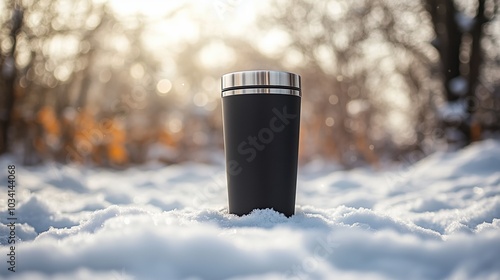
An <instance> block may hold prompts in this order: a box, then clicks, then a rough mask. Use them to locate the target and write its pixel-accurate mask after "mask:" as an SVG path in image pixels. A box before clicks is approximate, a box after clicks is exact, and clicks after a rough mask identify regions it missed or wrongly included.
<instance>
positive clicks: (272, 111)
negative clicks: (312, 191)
mask: <svg viewBox="0 0 500 280" xmlns="http://www.w3.org/2000/svg"><path fill="white" fill-rule="evenodd" d="M300 100H301V98H300V97H299V96H293V95H280V94H248V95H245V94H243V95H233V96H226V97H223V98H222V108H223V117H224V118H223V123H224V145H225V153H226V164H227V167H226V171H227V184H228V196H229V213H232V214H237V215H245V214H248V213H250V212H251V211H252V210H254V209H264V208H272V209H274V210H276V211H278V212H281V213H283V214H285V215H286V216H287V217H289V216H291V215H293V214H294V212H295V190H296V184H297V163H298V146H299V126H300ZM249 137H250V138H249ZM253 137H255V138H253ZM252 139H253V140H255V142H256V143H255V142H253V140H252Z"/></svg>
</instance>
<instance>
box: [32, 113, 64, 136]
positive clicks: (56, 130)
mask: <svg viewBox="0 0 500 280" xmlns="http://www.w3.org/2000/svg"><path fill="white" fill-rule="evenodd" d="M37 120H38V122H39V123H40V124H41V125H42V127H43V129H44V130H45V131H46V132H47V134H50V135H53V136H59V135H60V133H61V127H60V125H59V121H58V120H57V117H56V113H55V112H54V109H53V108H52V107H50V106H44V107H42V109H40V111H38V114H37Z"/></svg>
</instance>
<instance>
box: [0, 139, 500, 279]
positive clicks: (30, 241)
mask: <svg viewBox="0 0 500 280" xmlns="http://www.w3.org/2000/svg"><path fill="white" fill-rule="evenodd" d="M12 163H15V161H14V160H13V158H11V157H3V158H0V166H1V168H2V173H1V174H2V175H0V180H1V182H2V183H1V185H2V190H3V191H2V192H1V193H0V215H1V222H2V223H1V224H0V243H1V246H0V262H1V263H2V266H1V270H0V278H2V279H3V278H6V279H29V280H36V279H116V280H121V279H443V278H447V279H500V142H495V141H492V140H490V141H485V142H482V143H478V144H474V145H472V146H470V147H468V148H467V149H465V150H462V151H460V152H457V153H438V154H434V155H432V156H430V157H428V158H425V159H424V160H421V161H420V162H418V163H416V164H414V165H413V166H410V167H408V168H397V169H394V170H391V171H387V170H386V171H372V170H369V169H356V170H351V171H339V170H336V169H335V168H334V166H333V165H324V164H321V163H320V162H316V163H313V164H310V165H308V166H304V167H303V168H302V169H301V171H300V174H299V183H298V191H297V208H296V215H295V216H293V217H291V218H285V217H284V216H283V215H280V214H278V213H276V212H274V211H272V210H258V211H254V212H253V213H252V214H250V215H247V216H244V217H237V216H234V215H229V214H228V213H227V207H226V205H227V198H226V186H225V176H224V170H223V167H222V166H207V165H201V164H182V165H176V166H168V167H164V166H160V165H155V164H150V165H148V166H142V167H136V168H130V169H128V170H126V171H113V170H103V169H93V168H90V169H84V168H82V167H76V166H60V165H54V164H52V165H50V164H49V165H46V166H43V167H22V166H20V165H17V166H16V171H17V174H16V175H17V179H16V180H17V183H18V186H17V199H18V205H17V207H16V215H17V217H18V224H17V227H16V234H17V236H18V238H19V240H18V242H17V243H16V272H14V273H13V272H10V271H8V270H7V267H8V264H6V261H7V256H6V255H7V254H8V253H9V248H8V245H7V244H6V243H7V238H8V236H9V232H10V230H9V229H8V227H7V225H6V224H7V220H6V217H7V212H6V210H7V190H6V187H5V186H6V182H7V175H6V170H7V165H8V164H12Z"/></svg>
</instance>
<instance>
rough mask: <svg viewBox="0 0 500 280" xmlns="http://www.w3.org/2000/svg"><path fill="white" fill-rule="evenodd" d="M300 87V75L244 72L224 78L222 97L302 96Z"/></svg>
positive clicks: (274, 72)
mask: <svg viewBox="0 0 500 280" xmlns="http://www.w3.org/2000/svg"><path fill="white" fill-rule="evenodd" d="M300 87H301V84H300V76H299V75H297V74H294V73H289V72H282V71H270V70H255V71H242V72H233V73H229V74H225V75H223V76H222V97H224V96H229V95H236V94H288V95H295V96H301V89H300Z"/></svg>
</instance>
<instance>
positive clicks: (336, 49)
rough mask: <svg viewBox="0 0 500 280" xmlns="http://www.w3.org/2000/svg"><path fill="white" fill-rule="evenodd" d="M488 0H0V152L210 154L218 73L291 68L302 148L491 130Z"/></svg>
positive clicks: (344, 160) (401, 142)
mask: <svg viewBox="0 0 500 280" xmlns="http://www.w3.org/2000/svg"><path fill="white" fill-rule="evenodd" d="M499 2H500V1H498V0H456V1H451V0H434V1H433V0H420V1H395V0H364V1H363V0H356V1H349V0H327V1H314V0H281V1H279V0H271V1H262V0H257V1H243V0H215V1H154V0H143V1H118V0H116V1H103V0H19V1H9V0H0V22H1V29H0V51H1V57H0V69H1V73H0V91H1V96H0V100H1V101H0V153H8V152H10V153H13V154H15V155H16V156H18V157H21V158H22V161H23V162H24V164H28V165H30V164H39V163H43V162H47V161H57V162H63V163H74V162H78V163H85V164H94V165H99V166H109V167H123V166H128V165H130V164H140V163H143V162H147V161H149V160H160V161H163V162H165V163H175V162H182V161H188V160H189V161H201V162H212V161H214V154H219V155H220V152H221V151H222V149H223V141H222V122H221V108H220V80H219V79H220V76H221V75H222V74H225V73H227V72H232V71H238V70H247V69H274V70H286V71H290V72H296V73H298V74H300V75H301V76H302V81H303V99H302V100H303V103H302V106H303V107H302V112H303V117H302V123H301V147H300V156H301V162H302V163H307V162H310V161H312V160H315V159H325V160H335V161H338V162H340V163H341V164H343V165H344V166H346V167H352V166H356V165H359V164H366V163H368V164H373V165H377V164H378V163H379V162H380V161H384V160H400V161H402V160H403V161H404V160H408V159H411V160H415V159H418V158H421V157H423V156H425V155H427V154H429V153H432V152H433V151H436V150H443V149H457V148H461V147H463V146H465V145H468V144H469V143H471V142H473V141H478V140H481V139H484V138H489V137H496V135H498V132H499V131H500V19H499V16H498V8H499V6H500V3H499Z"/></svg>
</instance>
